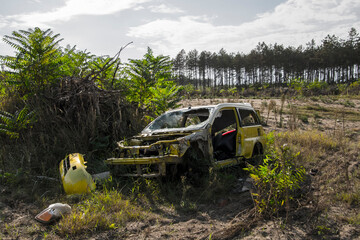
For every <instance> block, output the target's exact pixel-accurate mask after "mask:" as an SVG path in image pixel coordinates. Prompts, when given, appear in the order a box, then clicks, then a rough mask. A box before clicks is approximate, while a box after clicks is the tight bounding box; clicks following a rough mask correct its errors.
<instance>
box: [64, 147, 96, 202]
mask: <svg viewBox="0 0 360 240" xmlns="http://www.w3.org/2000/svg"><path fill="white" fill-rule="evenodd" d="M85 163H86V162H85V161H84V156H83V155H82V154H80V153H72V154H69V155H68V156H67V157H66V158H65V159H63V160H61V161H60V163H59V170H60V177H61V181H62V183H63V187H64V190H65V193H66V194H68V195H70V194H83V193H88V192H91V191H92V190H94V189H95V187H96V186H95V183H94V181H93V179H92V177H91V175H90V174H89V173H88V172H87V171H86V165H85Z"/></svg>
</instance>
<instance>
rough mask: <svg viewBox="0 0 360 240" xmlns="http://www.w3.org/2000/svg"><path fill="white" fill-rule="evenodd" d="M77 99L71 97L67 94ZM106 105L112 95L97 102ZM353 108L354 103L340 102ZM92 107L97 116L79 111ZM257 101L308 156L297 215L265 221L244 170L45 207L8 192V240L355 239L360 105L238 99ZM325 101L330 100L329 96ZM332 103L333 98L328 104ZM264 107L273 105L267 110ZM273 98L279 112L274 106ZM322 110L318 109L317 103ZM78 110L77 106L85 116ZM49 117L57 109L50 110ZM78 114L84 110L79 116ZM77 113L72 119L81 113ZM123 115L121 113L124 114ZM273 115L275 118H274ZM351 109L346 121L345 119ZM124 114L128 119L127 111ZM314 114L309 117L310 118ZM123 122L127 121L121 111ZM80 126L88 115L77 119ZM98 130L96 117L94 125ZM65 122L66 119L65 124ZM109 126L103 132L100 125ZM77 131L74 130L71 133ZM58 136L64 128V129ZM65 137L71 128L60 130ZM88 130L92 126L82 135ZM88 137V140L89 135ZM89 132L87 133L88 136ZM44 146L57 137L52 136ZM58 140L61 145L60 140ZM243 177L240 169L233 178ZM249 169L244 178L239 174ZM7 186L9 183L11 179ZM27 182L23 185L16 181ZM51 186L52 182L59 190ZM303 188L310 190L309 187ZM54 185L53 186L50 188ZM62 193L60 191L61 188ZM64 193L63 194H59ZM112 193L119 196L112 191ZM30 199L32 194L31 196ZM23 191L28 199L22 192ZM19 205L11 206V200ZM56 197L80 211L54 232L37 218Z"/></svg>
mask: <svg viewBox="0 0 360 240" xmlns="http://www.w3.org/2000/svg"><path fill="white" fill-rule="evenodd" d="M69 95H70V96H72V94H69ZM85 96H86V95H83V96H82V97H81V98H80V95H79V98H78V102H77V101H76V100H74V99H73V100H70V98H69V100H68V103H67V104H66V101H65V102H64V114H66V113H67V114H68V116H72V117H74V118H75V120H76V114H70V111H71V110H70V108H71V106H72V104H70V103H73V102H74V103H76V104H75V106H78V108H79V109H80V110H81V111H90V112H94V114H96V107H95V106H96V104H94V103H96V101H97V100H94V99H93V98H94V96H91V98H90V97H89V98H86V97H85ZM95 99H100V101H99V103H100V105H99V106H100V109H102V108H103V107H111V108H113V109H114V111H115V110H117V109H118V108H117V107H116V106H112V105H110V106H108V105H106V103H109V102H110V101H112V100H113V99H111V100H110V97H109V100H108V101H102V100H101V99H106V98H104V97H99V98H95ZM347 100H348V101H349V102H352V103H353V104H350V105H351V106H350V105H349V106H344V105H343V104H342V103H343V102H346V101H347ZM83 101H88V102H87V103H86V104H89V103H90V105H92V106H94V107H93V109H92V110H88V109H85V108H83V109H82V108H81V106H86V105H85V104H84V103H85V102H83ZM223 101H228V100H227V99H226V100H225V99H211V100H210V99H202V100H194V101H192V102H184V105H188V104H189V103H190V104H191V105H198V104H213V103H218V102H223ZM230 101H236V102H238V101H240V102H241V101H244V102H250V103H251V104H253V105H254V106H255V108H258V109H260V110H261V112H262V116H263V117H264V122H266V120H267V126H266V131H267V133H271V132H272V135H273V137H274V141H275V142H276V144H277V145H279V146H281V145H283V144H287V145H288V146H290V147H291V148H292V149H293V151H294V152H300V155H299V156H298V157H297V159H296V160H297V162H296V164H297V165H301V166H304V167H305V169H306V172H307V173H308V176H309V180H308V182H306V188H308V190H309V191H307V192H306V195H304V196H303V197H302V198H301V199H298V200H296V201H297V202H296V204H292V205H291V209H290V212H289V216H288V217H287V218H286V215H285V212H280V213H279V214H278V215H277V216H273V217H270V218H266V219H264V218H262V217H260V216H259V215H258V214H257V213H256V212H255V209H254V208H253V200H252V197H251V195H250V193H249V192H240V191H238V190H239V189H241V186H239V184H240V183H239V181H237V179H238V178H239V177H240V178H242V177H244V175H242V174H243V172H242V171H241V169H240V170H239V169H235V170H229V171H227V172H220V173H213V174H210V175H209V176H208V177H207V178H206V179H203V181H204V184H202V185H201V186H200V187H195V186H193V185H192V184H191V183H190V182H189V179H187V178H186V176H185V177H184V178H183V179H182V180H181V181H180V182H178V183H164V182H161V181H155V180H140V179H138V180H136V181H134V180H133V181H131V180H130V181H129V180H127V181H122V182H116V181H115V180H113V182H110V183H109V182H106V183H101V185H100V186H101V187H100V188H98V190H97V192H95V194H94V195H90V196H86V197H84V198H78V199H69V198H64V196H63V195H61V194H60V196H57V197H55V198H54V196H51V195H50V194H46V192H44V193H43V195H42V196H38V197H37V199H38V200H37V201H33V200H31V198H30V199H29V200H28V201H26V202H24V201H22V200H20V199H19V196H21V194H18V195H14V193H13V192H10V191H9V189H8V188H5V187H1V189H0V190H1V196H6V197H7V198H6V199H5V198H4V197H0V213H1V218H0V221H1V222H0V226H1V229H2V230H1V233H0V237H1V238H2V239H13V238H21V239H34V238H38V239H40V238H43V239H62V238H71V239H83V238H94V239H114V238H115V239H116V238H117V239H165V238H168V239H355V238H358V237H359V236H360V215H359V208H360V191H359V189H360V175H359V174H360V156H359V152H358V149H360V143H359V135H360V128H359V121H360V120H359V112H360V100H358V99H356V98H355V99H338V98H336V99H335V98H334V99H333V100H331V103H330V102H327V103H324V102H323V101H322V100H320V99H315V101H314V100H312V99H285V100H284V99H241V100H239V99H230ZM324 101H327V100H324ZM329 101H330V100H329ZM265 102H266V104H265ZM270 102H275V103H276V104H274V103H271V105H272V106H271V107H269V105H270ZM317 104H318V105H317ZM79 109H78V110H79ZM47 111H50V110H47ZM75 112H76V111H75ZM75 112H73V113H75ZM118 113H119V112H117V113H116V114H118ZM268 113H269V116H268ZM342 113H343V115H342ZM122 114H125V115H126V113H122ZM302 116H306V117H307V121H306V120H305V117H302ZM116 117H119V115H117V116H116ZM78 121H81V119H78ZM87 121H88V122H87V124H89V126H90V125H91V118H90V119H88V120H87ZM61 124H63V122H62V123H61ZM100 129H101V128H100ZM69 130H71V129H69ZM58 131H60V130H58ZM61 131H64V130H61ZM83 131H84V130H83ZM84 134H90V135H91V131H89V133H84ZM90 135H89V136H90ZM45 140H46V141H54V140H49V139H45ZM52 144H56V142H52ZM234 171H235V173H234ZM236 172H237V173H239V172H240V173H241V174H240V176H239V175H237V174H236ZM8 179H9V181H10V180H11V179H10V178H8ZM16 184H21V183H16ZM59 184H60V183H59V182H56V181H54V182H49V183H48V185H41V184H40V182H38V183H37V186H39V187H40V186H41V187H42V189H46V186H49V185H57V186H59ZM304 188H305V186H304ZM48 189H51V188H49V187H48ZM58 190H59V189H58ZM58 190H57V191H58ZM114 190H116V191H115V192H114ZM30 194H31V193H30ZM23 195H24V194H23ZM14 196H17V198H18V199H14V198H13V199H11V200H9V199H8V197H14ZM54 201H62V202H67V203H69V204H70V205H71V206H72V207H73V209H74V212H73V213H72V215H69V216H67V217H65V218H64V219H62V220H61V221H60V222H58V223H56V224H55V225H52V226H43V225H41V224H40V223H37V222H35V221H34V219H33V217H34V216H35V215H36V214H37V213H38V212H39V211H41V210H42V209H43V208H44V207H46V206H47V205H48V204H50V203H53V202H54Z"/></svg>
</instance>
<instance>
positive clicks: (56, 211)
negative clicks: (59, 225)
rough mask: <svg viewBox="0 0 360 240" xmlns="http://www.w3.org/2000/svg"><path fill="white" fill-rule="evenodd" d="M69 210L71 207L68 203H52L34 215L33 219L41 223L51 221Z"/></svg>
mask: <svg viewBox="0 0 360 240" xmlns="http://www.w3.org/2000/svg"><path fill="white" fill-rule="evenodd" d="M70 212H71V207H70V206H69V205H68V204H63V203H54V204H51V205H50V206H49V207H48V208H46V209H44V210H43V211H42V212H41V213H39V214H38V215H36V216H35V219H36V220H37V221H39V222H41V223H51V222H54V221H56V220H58V219H60V218H61V217H62V216H64V215H66V214H69V213H70Z"/></svg>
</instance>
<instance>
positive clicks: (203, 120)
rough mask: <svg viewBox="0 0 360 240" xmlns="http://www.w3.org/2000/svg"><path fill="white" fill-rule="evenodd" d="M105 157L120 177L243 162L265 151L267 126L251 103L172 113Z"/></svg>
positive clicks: (165, 114)
mask: <svg viewBox="0 0 360 240" xmlns="http://www.w3.org/2000/svg"><path fill="white" fill-rule="evenodd" d="M117 144H118V149H117V150H118V157H114V158H109V159H107V160H105V162H106V164H108V166H109V167H110V169H111V172H112V173H113V174H115V175H122V176H144V177H156V176H165V175H167V174H172V175H174V174H177V173H178V172H179V171H206V169H208V168H209V167H213V168H215V169H219V168H224V167H229V166H233V165H238V164H240V163H241V162H243V161H244V159H252V157H254V156H256V155H261V154H263V150H264V146H265V137H264V130H263V128H262V125H261V124H260V119H259V116H258V114H257V113H256V111H255V110H254V109H253V107H252V106H251V105H250V104H248V103H222V104H218V105H211V106H196V107H188V108H183V109H177V110H172V111H168V112H166V113H164V114H162V115H161V116H159V117H158V118H156V119H155V120H154V121H153V122H151V123H150V124H149V125H148V126H147V127H145V129H144V130H143V131H142V132H141V133H140V134H139V135H137V136H134V137H132V138H131V139H128V140H123V141H120V142H118V143H117Z"/></svg>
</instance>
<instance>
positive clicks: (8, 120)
mask: <svg viewBox="0 0 360 240" xmlns="http://www.w3.org/2000/svg"><path fill="white" fill-rule="evenodd" d="M35 116H36V115H35V112H34V111H29V109H28V108H27V107H24V108H23V109H21V110H19V111H16V112H15V113H14V114H11V113H8V112H5V111H1V110H0V120H1V122H0V133H3V134H6V135H8V136H9V137H10V138H18V137H19V132H20V131H21V130H23V129H26V128H28V127H31V126H32V124H34V123H35V121H36V119H35Z"/></svg>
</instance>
